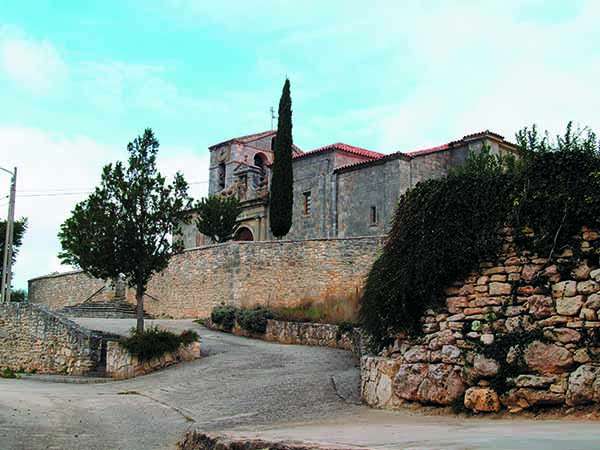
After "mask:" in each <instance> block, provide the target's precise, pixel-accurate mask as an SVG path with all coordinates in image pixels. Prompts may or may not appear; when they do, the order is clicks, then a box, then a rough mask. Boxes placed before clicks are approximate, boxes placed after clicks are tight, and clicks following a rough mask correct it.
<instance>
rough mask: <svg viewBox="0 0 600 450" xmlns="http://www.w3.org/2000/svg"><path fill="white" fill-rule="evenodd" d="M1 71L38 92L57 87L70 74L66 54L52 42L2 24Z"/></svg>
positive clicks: (0, 32) (0, 41)
mask: <svg viewBox="0 0 600 450" xmlns="http://www.w3.org/2000/svg"><path fill="white" fill-rule="evenodd" d="M0 71H2V72H3V73H4V74H5V75H6V76H7V77H8V78H9V79H10V80H12V81H13V82H14V83H15V84H17V85H19V86H21V87H22V88H25V89H27V90H29V91H31V92H33V93H37V94H39V93H48V92H50V91H52V90H53V89H55V88H56V87H57V86H59V85H60V84H61V83H62V82H63V81H64V80H65V78H66V76H67V73H68V70H67V65H66V64H65V62H64V60H63V58H62V56H61V55H60V53H59V52H58V50H57V49H56V48H55V47H54V46H53V45H52V44H51V43H50V42H48V41H45V40H36V39H33V38H31V37H28V36H26V35H25V34H24V33H22V32H21V31H19V30H18V29H15V28H9V27H0Z"/></svg>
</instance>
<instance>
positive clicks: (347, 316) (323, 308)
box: [271, 293, 360, 325]
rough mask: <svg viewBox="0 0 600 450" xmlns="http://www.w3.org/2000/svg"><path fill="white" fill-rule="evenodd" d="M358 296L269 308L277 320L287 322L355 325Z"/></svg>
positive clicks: (308, 301) (328, 298) (358, 306)
mask: <svg viewBox="0 0 600 450" xmlns="http://www.w3.org/2000/svg"><path fill="white" fill-rule="evenodd" d="M359 309H360V305H359V295H358V293H357V294H356V295H351V296H348V297H344V298H340V297H327V298H326V299H325V300H323V301H318V302H317V301H311V300H307V301H304V302H302V303H300V304H299V305H296V306H290V307H279V308H271V311H273V314H274V316H275V318H276V319H278V320H285V321H288V322H315V323H331V324H336V325H342V324H355V323H357V321H358V319H357V318H358V311H359Z"/></svg>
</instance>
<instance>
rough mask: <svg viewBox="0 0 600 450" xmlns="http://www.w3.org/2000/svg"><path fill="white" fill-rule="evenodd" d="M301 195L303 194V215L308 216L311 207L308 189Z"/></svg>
mask: <svg viewBox="0 0 600 450" xmlns="http://www.w3.org/2000/svg"><path fill="white" fill-rule="evenodd" d="M302 195H303V196H304V215H305V216H309V215H310V207H311V200H310V191H308V192H304V193H303V194H302Z"/></svg>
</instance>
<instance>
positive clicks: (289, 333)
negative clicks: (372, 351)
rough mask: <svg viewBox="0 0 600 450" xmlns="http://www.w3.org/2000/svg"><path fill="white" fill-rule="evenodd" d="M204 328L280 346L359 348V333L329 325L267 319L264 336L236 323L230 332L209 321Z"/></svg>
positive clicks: (353, 350) (352, 349) (353, 349)
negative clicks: (275, 343) (276, 343)
mask: <svg viewBox="0 0 600 450" xmlns="http://www.w3.org/2000/svg"><path fill="white" fill-rule="evenodd" d="M205 326H206V327H207V328H210V329H213V330H217V331H223V332H225V333H232V334H235V335H237V336H245V337H252V338H256V339H263V340H265V341H270V342H278V343H280V344H293V345H311V346H315V347H331V348H339V349H342V350H350V351H352V352H355V351H357V348H358V347H359V346H360V343H359V342H357V339H359V333H360V332H359V331H355V330H352V331H344V330H341V329H340V327H338V326H337V325H333V324H329V323H310V322H287V321H283V320H273V319H269V320H267V328H266V330H265V332H264V334H256V333H250V332H248V331H246V330H244V329H243V328H241V327H240V326H239V324H237V323H236V324H235V325H234V327H233V328H232V329H231V330H225V329H224V328H223V327H222V326H220V325H217V324H215V323H212V322H211V321H210V320H208V321H206V322H205ZM357 356H358V354H357Z"/></svg>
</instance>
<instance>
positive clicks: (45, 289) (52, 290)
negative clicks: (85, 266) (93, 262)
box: [28, 271, 106, 310]
mask: <svg viewBox="0 0 600 450" xmlns="http://www.w3.org/2000/svg"><path fill="white" fill-rule="evenodd" d="M105 285H106V283H105V282H104V281H102V280H98V279H97V278H93V277H90V276H89V275H86V274H85V273H84V272H81V271H73V272H66V273H62V274H52V275H46V276H44V277H39V278H33V279H31V280H29V290H28V292H29V298H30V299H44V301H43V302H39V301H35V300H31V301H32V302H33V303H43V304H45V305H46V306H48V307H49V308H50V309H52V310H56V309H60V308H63V307H64V306H71V305H77V304H79V303H81V302H83V301H85V300H87V299H88V298H90V297H93V296H98V295H99V294H101V293H102V292H101V291H100V290H101V289H102V288H103V287H104V286H105ZM99 291H100V292H99ZM94 294H96V295H94Z"/></svg>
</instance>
